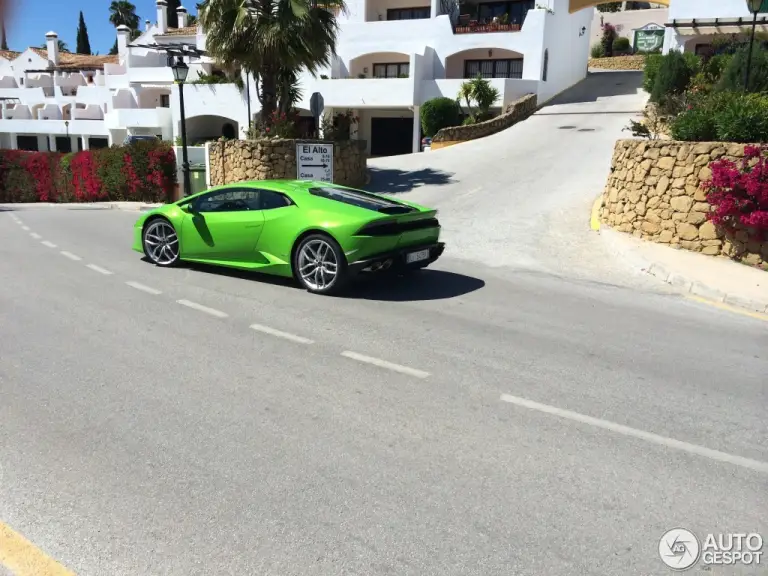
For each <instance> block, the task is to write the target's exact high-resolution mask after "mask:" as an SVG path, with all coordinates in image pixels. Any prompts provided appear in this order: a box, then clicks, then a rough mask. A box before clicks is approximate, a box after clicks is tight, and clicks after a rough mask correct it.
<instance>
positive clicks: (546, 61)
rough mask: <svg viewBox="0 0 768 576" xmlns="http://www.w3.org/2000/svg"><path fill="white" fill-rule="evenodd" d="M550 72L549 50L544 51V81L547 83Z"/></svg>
mask: <svg viewBox="0 0 768 576" xmlns="http://www.w3.org/2000/svg"><path fill="white" fill-rule="evenodd" d="M548 71H549V49H547V50H544V74H543V75H542V76H543V77H542V80H544V82H546V81H547V72H548Z"/></svg>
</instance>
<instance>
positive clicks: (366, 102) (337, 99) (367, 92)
mask: <svg viewBox="0 0 768 576" xmlns="http://www.w3.org/2000/svg"><path fill="white" fill-rule="evenodd" d="M315 82H316V86H317V91H318V92H320V93H321V94H322V95H323V100H324V103H325V106H326V107H328V108H382V107H384V108H386V107H399V106H413V105H414V103H415V98H414V96H415V90H414V86H415V83H414V80H413V78H340V79H329V80H316V81H315Z"/></svg>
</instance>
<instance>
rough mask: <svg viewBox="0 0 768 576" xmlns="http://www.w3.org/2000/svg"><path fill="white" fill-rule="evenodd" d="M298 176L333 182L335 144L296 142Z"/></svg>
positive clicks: (305, 178) (298, 177) (304, 178)
mask: <svg viewBox="0 0 768 576" xmlns="http://www.w3.org/2000/svg"><path fill="white" fill-rule="evenodd" d="M296 172H297V174H296V178H297V179H298V180H318V181H320V182H331V183H332V182H333V144H325V143H320V142H299V143H298V144H296Z"/></svg>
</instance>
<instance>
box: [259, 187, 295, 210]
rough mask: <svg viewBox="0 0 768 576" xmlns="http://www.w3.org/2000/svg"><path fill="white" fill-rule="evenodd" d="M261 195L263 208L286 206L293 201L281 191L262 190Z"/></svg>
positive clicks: (270, 208)
mask: <svg viewBox="0 0 768 576" xmlns="http://www.w3.org/2000/svg"><path fill="white" fill-rule="evenodd" d="M259 196H260V197H261V204H260V205H261V209H262V210H272V209H274V208H284V207H285V206H290V205H291V204H292V202H291V201H290V200H289V199H288V198H287V197H286V196H283V195H282V194H280V193H279V192H273V191H272V190H260V191H259Z"/></svg>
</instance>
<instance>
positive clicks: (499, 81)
mask: <svg viewBox="0 0 768 576" xmlns="http://www.w3.org/2000/svg"><path fill="white" fill-rule="evenodd" d="M488 81H489V82H490V84H491V86H493V87H494V88H496V90H498V91H499V100H498V101H497V102H496V104H495V105H494V106H497V107H501V108H506V107H507V105H509V104H510V103H511V102H514V101H515V100H517V99H519V98H522V97H523V96H525V95H526V94H536V93H537V92H538V89H539V81H538V80H522V79H517V78H489V79H488ZM464 82H467V80H466V79H463V78H442V79H440V80H424V81H423V82H422V83H421V97H420V102H419V104H423V103H424V102H426V101H427V100H431V99H432V98H440V97H446V98H452V99H455V98H456V96H457V95H458V93H459V89H460V88H461V85H462V84H463V83H464Z"/></svg>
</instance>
